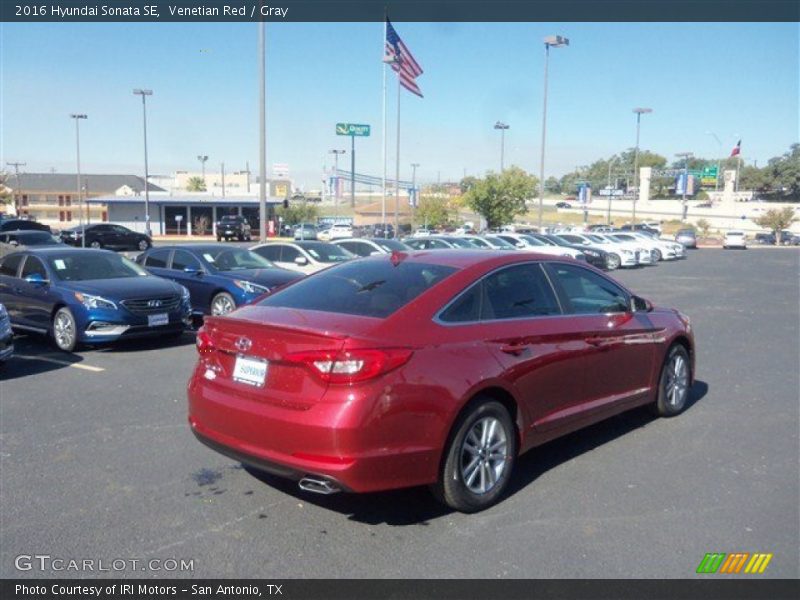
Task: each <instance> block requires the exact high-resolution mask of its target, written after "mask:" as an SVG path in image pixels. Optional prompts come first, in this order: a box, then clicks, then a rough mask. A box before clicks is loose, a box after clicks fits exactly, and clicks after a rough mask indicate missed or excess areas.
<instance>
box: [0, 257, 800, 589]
mask: <svg viewBox="0 0 800 600" xmlns="http://www.w3.org/2000/svg"><path fill="white" fill-rule="evenodd" d="M613 276H614V277H617V278H618V279H620V280H621V281H622V282H623V283H625V284H626V285H628V286H629V287H630V288H631V289H633V290H634V291H635V292H637V293H638V294H640V295H642V296H644V297H647V298H649V299H651V300H653V301H654V302H655V303H656V304H661V305H667V306H674V307H676V308H679V309H681V310H682V311H683V312H685V313H687V314H688V315H690V316H691V318H692V322H693V326H694V328H695V335H696V339H697V374H696V375H697V383H696V385H695V387H694V389H693V403H692V405H691V406H690V408H689V409H688V410H687V411H686V412H685V413H684V414H683V415H681V416H679V417H677V418H674V419H669V420H664V419H656V418H654V417H652V416H650V413H649V412H648V411H647V410H644V409H640V410H636V411H634V412H630V413H627V414H625V415H621V416H619V417H615V418H613V419H611V420H609V421H606V422H604V423H601V424H598V425H595V426H593V427H591V428H589V429H586V430H584V431H581V432H577V433H575V434H572V435H570V436H568V437H566V438H562V439H560V440H557V441H555V442H551V443H549V444H547V445H546V446H543V447H541V448H538V449H535V450H534V451H532V452H531V453H529V454H527V455H525V457H524V458H523V459H522V460H521V461H520V462H519V463H518V468H517V471H516V476H515V479H514V481H513V484H512V488H511V493H510V495H509V496H508V497H507V498H506V499H505V500H504V501H502V502H501V503H500V504H498V505H497V506H495V507H493V508H491V509H489V510H487V511H485V512H483V513H480V514H476V515H463V514H459V513H453V512H449V511H447V510H446V509H444V508H442V507H441V506H440V505H438V504H437V503H436V502H435V501H434V500H433V499H432V498H431V497H430V496H429V495H428V493H427V490H425V489H411V490H404V491H397V492H388V493H380V494H369V495H363V496H352V495H336V496H329V497H323V496H314V495H309V494H307V493H303V492H300V491H299V490H298V489H297V488H296V486H295V485H293V484H291V483H287V482H283V481H281V480H278V479H273V478H267V477H262V478H261V479H260V478H258V477H256V476H254V475H253V474H251V473H250V472H248V471H247V470H245V469H243V468H242V467H241V466H240V465H238V464H237V463H235V462H233V461H231V460H229V459H227V458H225V457H222V456H220V455H218V454H216V453H214V452H213V451H211V450H209V449H207V448H206V447H205V446H202V445H201V444H199V443H198V442H197V441H196V440H195V439H194V437H193V436H192V434H191V433H190V431H189V428H188V426H187V423H186V406H185V403H186V401H185V391H184V390H185V384H186V381H187V378H188V376H189V373H190V371H191V368H192V366H193V364H194V361H195V351H194V347H193V336H192V335H191V334H189V333H187V334H185V335H184V337H183V338H182V339H181V340H179V341H177V342H173V343H171V344H169V345H166V346H164V345H163V344H162V343H160V342H158V341H137V342H131V343H126V344H121V345H118V346H115V347H111V348H105V349H101V350H89V351H82V352H79V353H77V354H76V355H74V356H70V355H65V354H61V353H58V352H57V351H55V350H53V349H52V348H51V347H50V346H48V345H47V344H46V342H44V341H42V340H40V339H38V338H35V337H18V338H17V342H16V345H17V356H16V357H15V358H13V359H12V360H11V361H9V363H7V364H6V365H5V366H4V367H3V370H2V371H1V372H0V378H1V379H2V382H0V526H1V529H2V531H1V532H0V533H1V534H2V540H3V543H2V547H1V548H0V577H58V576H64V575H67V576H72V577H75V576H97V575H109V576H112V575H121V576H129V577H134V576H136V577H151V576H153V577H157V576H158V577H160V576H187V577H188V576H191V577H198V578H199V577H280V578H293V577H307V578H314V577H381V578H383V577H401V578H426V577H455V578H497V577H515V578H517V577H522V578H525V577H544V578H557V577H597V578H607V577H637V578H638V577H643V578H651V577H665V578H684V577H692V576H693V575H694V573H695V569H696V568H697V566H698V564H699V563H700V561H701V559H702V558H703V556H704V554H705V553H707V552H769V553H773V555H774V556H773V559H772V562H771V563H770V564H769V567H768V569H767V571H766V573H765V574H764V576H766V577H790V578H796V577H798V576H799V575H800V568H799V567H798V565H799V564H800V551H799V550H798V548H799V547H800V544H799V543H798V542H799V541H800V519H799V518H798V501H799V500H800V468H799V467H800V435H798V426H799V424H800V414H799V412H800V406H798V405H799V404H800V403H798V390H800V375H798V365H799V364H800V347H799V346H798V340H799V339H800V319H799V318H798V306H800V288H799V287H798V280H799V277H800V253H798V252H797V251H796V250H793V249H763V250H748V251H724V250H712V249H704V250H699V251H692V252H690V255H689V258H688V259H687V260H685V261H680V262H673V263H661V264H659V265H658V266H656V267H647V268H642V269H635V270H630V271H616V272H614V274H613ZM37 553H38V554H47V555H51V556H52V557H61V558H65V559H95V560H98V559H103V560H104V561H112V560H113V559H125V560H131V559H141V560H149V559H167V558H177V559H186V560H193V564H194V568H193V570H192V571H189V572H165V571H147V572H142V571H139V570H134V569H132V568H131V569H128V570H126V571H122V572H112V573H97V572H94V573H92V572H89V573H75V572H70V573H64V572H56V571H52V570H45V571H39V570H36V569H34V570H30V571H18V570H16V569H15V566H14V563H15V557H17V556H18V555H20V554H37ZM139 568H141V567H139Z"/></svg>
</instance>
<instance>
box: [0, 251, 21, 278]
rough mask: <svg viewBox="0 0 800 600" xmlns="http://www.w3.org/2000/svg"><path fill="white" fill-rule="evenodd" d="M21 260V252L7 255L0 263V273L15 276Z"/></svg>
mask: <svg viewBox="0 0 800 600" xmlns="http://www.w3.org/2000/svg"><path fill="white" fill-rule="evenodd" d="M21 262H22V254H14V255H12V256H7V257H6V258H4V259H3V262H2V264H0V274H2V275H8V276H9V277H16V276H17V270H18V269H19V263H21Z"/></svg>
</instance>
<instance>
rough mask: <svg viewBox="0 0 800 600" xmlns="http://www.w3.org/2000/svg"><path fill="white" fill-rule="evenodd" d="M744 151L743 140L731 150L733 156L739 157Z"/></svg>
mask: <svg viewBox="0 0 800 600" xmlns="http://www.w3.org/2000/svg"><path fill="white" fill-rule="evenodd" d="M741 151H742V140H739V141H738V142H736V145H735V146H734V147H733V150H731V156H737V155H738V154H739V153H740V152H741Z"/></svg>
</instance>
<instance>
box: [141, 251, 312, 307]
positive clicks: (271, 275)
mask: <svg viewBox="0 0 800 600" xmlns="http://www.w3.org/2000/svg"><path fill="white" fill-rule="evenodd" d="M136 262H138V263H139V264H140V265H142V266H143V267H144V268H145V269H147V270H148V271H149V272H150V273H152V274H153V275H158V276H159V277H166V278H167V279H172V280H173V281H175V282H177V283H180V284H181V285H183V286H185V287H186V288H187V289H188V290H189V293H190V294H191V298H192V312H193V313H194V314H195V315H208V314H211V315H224V314H227V313H229V312H230V311H232V310H233V309H234V308H236V307H237V306H241V305H243V304H248V303H249V302H252V301H253V300H255V299H256V298H258V297H259V296H261V295H263V294H266V293H267V292H269V291H271V290H273V289H275V288H277V287H280V286H282V285H286V284H287V283H291V282H292V281H295V280H297V279H302V277H303V276H302V274H300V273H296V272H294V271H289V270H288V269H282V268H280V267H277V266H275V265H274V264H273V263H271V262H270V261H268V260H267V259H266V258H262V257H261V256H259V255H258V254H256V253H255V252H251V251H250V250H246V249H244V248H235V247H234V248H232V247H231V246H228V245H225V244H181V245H180V246H159V247H158V248H151V249H150V250H148V251H147V252H143V253H142V254H140V255H139V256H138V257H137V258H136Z"/></svg>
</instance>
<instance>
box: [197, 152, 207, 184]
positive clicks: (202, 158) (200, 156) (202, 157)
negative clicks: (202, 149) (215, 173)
mask: <svg viewBox="0 0 800 600" xmlns="http://www.w3.org/2000/svg"><path fill="white" fill-rule="evenodd" d="M197 160H199V161H200V170H201V172H202V174H203V183H205V182H206V161H207V160H208V156H206V155H205V154H198V155H197Z"/></svg>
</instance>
